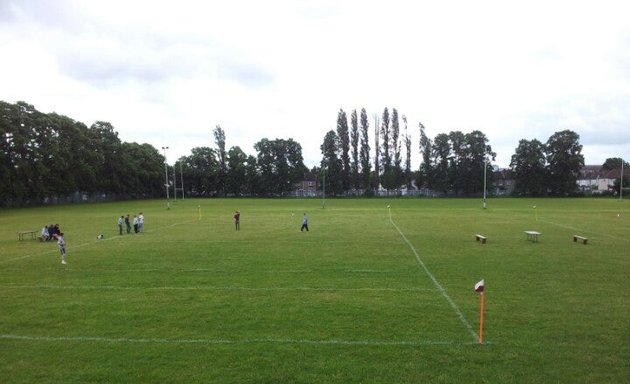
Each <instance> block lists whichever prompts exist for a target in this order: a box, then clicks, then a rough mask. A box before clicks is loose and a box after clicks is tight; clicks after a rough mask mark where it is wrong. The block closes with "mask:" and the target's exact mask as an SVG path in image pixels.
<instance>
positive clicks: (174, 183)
mask: <svg viewBox="0 0 630 384" xmlns="http://www.w3.org/2000/svg"><path fill="white" fill-rule="evenodd" d="M173 196H174V197H175V201H177V168H175V164H173Z"/></svg>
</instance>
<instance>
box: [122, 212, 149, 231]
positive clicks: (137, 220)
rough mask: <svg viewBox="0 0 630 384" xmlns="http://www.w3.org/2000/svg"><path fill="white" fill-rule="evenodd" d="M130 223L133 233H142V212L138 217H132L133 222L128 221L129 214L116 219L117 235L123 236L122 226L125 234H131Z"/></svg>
mask: <svg viewBox="0 0 630 384" xmlns="http://www.w3.org/2000/svg"><path fill="white" fill-rule="evenodd" d="M131 223H133V232H134V233H142V232H143V231H144V215H143V214H142V212H140V213H139V214H138V215H133V221H131V220H130V219H129V214H127V215H126V216H120V217H119V218H118V234H119V235H122V234H123V224H125V226H126V227H127V234H129V233H131Z"/></svg>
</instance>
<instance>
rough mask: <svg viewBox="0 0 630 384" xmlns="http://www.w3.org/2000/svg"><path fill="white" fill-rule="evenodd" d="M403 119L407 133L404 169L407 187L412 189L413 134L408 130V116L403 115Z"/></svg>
mask: <svg viewBox="0 0 630 384" xmlns="http://www.w3.org/2000/svg"><path fill="white" fill-rule="evenodd" d="M402 121H403V123H405V135H404V137H403V141H404V142H405V150H406V152H405V171H404V184H405V185H406V186H407V189H411V136H410V135H409V131H408V130H407V117H406V116H405V115H403V116H402Z"/></svg>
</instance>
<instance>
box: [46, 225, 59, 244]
mask: <svg viewBox="0 0 630 384" xmlns="http://www.w3.org/2000/svg"><path fill="white" fill-rule="evenodd" d="M58 233H61V229H59V224H55V225H52V224H50V225H48V226H46V225H44V228H42V235H41V240H42V241H50V240H53V239H54V238H55V235H56V234H58Z"/></svg>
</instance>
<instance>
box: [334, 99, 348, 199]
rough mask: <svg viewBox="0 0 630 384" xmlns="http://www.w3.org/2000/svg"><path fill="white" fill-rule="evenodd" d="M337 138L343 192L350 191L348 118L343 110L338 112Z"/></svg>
mask: <svg viewBox="0 0 630 384" xmlns="http://www.w3.org/2000/svg"><path fill="white" fill-rule="evenodd" d="M337 138H338V140H339V152H340V158H341V164H342V173H341V183H342V186H343V190H344V191H347V190H349V189H350V185H351V182H350V174H351V171H350V156H349V152H350V137H349V133H348V118H347V116H346V113H345V112H344V111H343V109H340V110H339V114H338V116H337Z"/></svg>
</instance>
